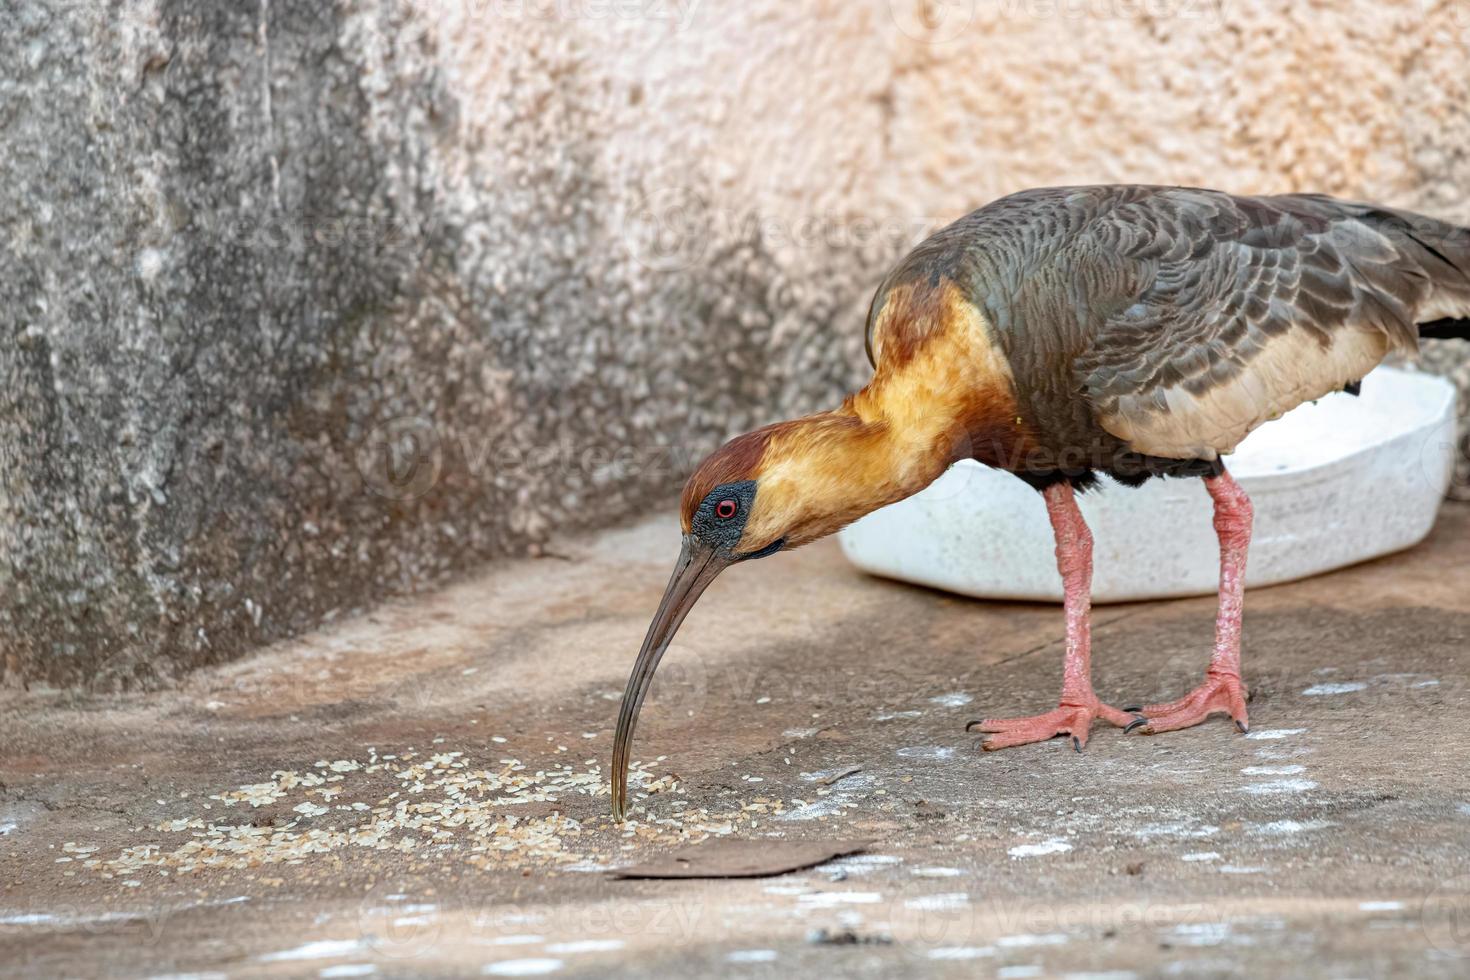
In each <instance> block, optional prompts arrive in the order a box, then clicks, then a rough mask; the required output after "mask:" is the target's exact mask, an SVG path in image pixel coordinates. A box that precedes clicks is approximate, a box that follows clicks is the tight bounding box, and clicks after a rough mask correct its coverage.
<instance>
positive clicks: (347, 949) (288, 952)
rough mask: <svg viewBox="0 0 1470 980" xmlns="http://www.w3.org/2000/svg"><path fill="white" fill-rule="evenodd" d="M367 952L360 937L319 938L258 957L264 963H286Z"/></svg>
mask: <svg viewBox="0 0 1470 980" xmlns="http://www.w3.org/2000/svg"><path fill="white" fill-rule="evenodd" d="M366 952H369V950H368V948H367V946H366V945H365V944H364V943H363V942H362V940H360V939H318V940H316V941H315V942H309V943H304V944H302V945H300V946H297V947H295V948H293V949H283V950H280V951H279V952H275V953H266V954H264V955H262V956H260V957H258V959H259V960H260V962H262V963H286V962H291V961H293V960H327V959H336V958H338V957H341V956H352V955H354V954H358V953H366Z"/></svg>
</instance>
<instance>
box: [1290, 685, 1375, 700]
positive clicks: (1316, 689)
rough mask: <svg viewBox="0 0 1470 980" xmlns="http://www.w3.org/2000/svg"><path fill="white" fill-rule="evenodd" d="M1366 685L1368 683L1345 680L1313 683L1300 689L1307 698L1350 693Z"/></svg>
mask: <svg viewBox="0 0 1470 980" xmlns="http://www.w3.org/2000/svg"><path fill="white" fill-rule="evenodd" d="M1367 687H1368V685H1367V684H1365V683H1363V682H1362V681H1346V682H1343V683H1336V684H1313V685H1312V686H1311V687H1309V688H1307V689H1306V690H1304V691H1302V694H1303V695H1305V696H1306V697H1309V698H1315V697H1324V696H1326V695H1330V694H1352V693H1353V692H1354V691H1362V690H1366V689H1367Z"/></svg>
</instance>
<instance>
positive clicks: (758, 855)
mask: <svg viewBox="0 0 1470 980" xmlns="http://www.w3.org/2000/svg"><path fill="white" fill-rule="evenodd" d="M870 843H872V842H871V841H865V840H831V841H782V840H707V841H705V842H703V843H701V844H695V845H693V846H692V847H685V848H681V849H679V850H677V851H673V852H671V853H669V854H668V855H667V856H665V857H662V858H658V859H656V860H653V861H648V862H646V863H644V864H635V865H633V866H631V867H627V868H619V869H617V870H615V871H611V872H609V875H610V876H611V877H613V878H766V877H770V876H772V875H781V874H785V873H787V872H788V871H800V870H801V869H802V868H810V867H812V866H814V865H818V864H821V863H822V862H823V861H830V860H832V859H833V858H836V857H843V856H845V855H848V854H857V853H859V852H861V851H863V850H866V849H867V847H868V845H869V844H870Z"/></svg>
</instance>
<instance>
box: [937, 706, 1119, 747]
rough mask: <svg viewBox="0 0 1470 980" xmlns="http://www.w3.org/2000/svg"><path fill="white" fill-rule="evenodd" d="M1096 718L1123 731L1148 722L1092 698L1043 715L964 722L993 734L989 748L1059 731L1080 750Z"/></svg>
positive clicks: (1042, 738) (1035, 739) (970, 728)
mask: <svg viewBox="0 0 1470 980" xmlns="http://www.w3.org/2000/svg"><path fill="white" fill-rule="evenodd" d="M1094 718H1101V719H1102V720H1103V721H1105V722H1107V723H1108V724H1110V725H1117V726H1118V727H1119V728H1121V729H1123V730H1124V731H1129V730H1131V729H1133V728H1136V727H1138V726H1139V725H1144V724H1147V723H1148V722H1147V719H1145V718H1144V717H1143V716H1142V715H1131V714H1128V713H1127V712H1124V711H1119V710H1118V709H1117V708H1114V707H1113V706H1112V705H1107V704H1103V703H1102V702H1101V701H1099V700H1097V699H1096V698H1093V699H1092V700H1091V701H1089V702H1086V703H1082V704H1076V703H1073V704H1068V703H1066V702H1063V703H1062V704H1061V705H1060V706H1059V707H1058V708H1057V709H1056V710H1055V711H1048V712H1047V713H1046V714H1044V715H1030V716H1028V717H1025V718H986V719H984V720H982V721H972V722H970V723H969V724H968V725H966V726H965V731H967V732H968V731H973V730H975V729H978V730H980V731H982V732H987V733H989V734H990V737H989V738H987V739H986V740H985V743H984V748H985V751H987V752H993V751H995V750H996V749H1008V748H1010V747H1011V746H1013V745H1026V744H1028V743H1030V742H1044V741H1046V740H1047V739H1049V738H1054V737H1056V736H1057V735H1071V736H1072V747H1073V748H1075V749H1076V750H1077V751H1078V752H1081V751H1082V747H1083V746H1084V745H1086V744H1087V733H1088V731H1089V730H1090V729H1091V728H1092V720H1093V719H1094Z"/></svg>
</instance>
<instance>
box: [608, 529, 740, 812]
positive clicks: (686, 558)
mask: <svg viewBox="0 0 1470 980" xmlns="http://www.w3.org/2000/svg"><path fill="white" fill-rule="evenodd" d="M732 561H733V559H731V558H728V557H726V556H724V555H722V554H720V553H719V552H717V551H715V550H714V549H713V548H711V547H710V546H709V545H707V544H704V543H703V542H701V541H699V540H697V539H696V538H693V537H691V536H690V535H687V534H686V535H684V547H683V550H681V551H680V552H679V563H678V564H677V565H675V566H674V574H673V576H672V577H670V578H669V586H668V588H667V589H665V590H664V597H663V601H662V602H660V603H659V604H658V612H656V613H654V616H653V622H652V623H650V624H649V626H648V635H647V636H646V637H644V638H643V649H641V650H639V651H638V659H637V660H636V661H634V662H633V673H632V674H630V675H629V676H628V687H627V689H626V690H625V691H624V692H623V705H622V707H621V708H620V709H619V710H618V732H617V736H616V737H615V738H614V739H613V763H612V810H613V819H614V820H617V821H619V822H621V821H622V819H623V817H624V815H625V814H626V813H627V807H628V750H629V748H630V746H631V743H632V741H633V729H634V727H635V726H636V725H637V724H638V710H639V709H640V708H642V707H643V698H644V696H645V695H647V694H648V688H649V685H650V684H652V683H653V672H654V671H655V670H657V669H658V662H659V661H660V660H661V659H663V655H664V651H665V650H667V649H668V648H669V643H670V642H671V641H672V640H673V639H674V633H675V632H676V631H677V630H678V629H679V624H680V623H682V622H684V617H685V616H687V615H688V614H689V610H690V609H692V608H693V607H694V603H695V600H697V599H698V598H699V597H700V595H701V594H702V593H703V592H704V590H705V588H706V587H707V586H708V585H709V584H710V583H711V582H713V581H714V579H715V576H716V575H719V574H720V572H722V571H724V570H725V568H726V567H728V566H729V565H730V564H731V562H732Z"/></svg>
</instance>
